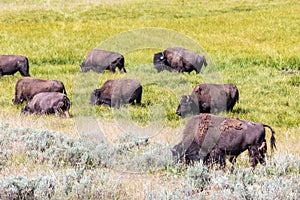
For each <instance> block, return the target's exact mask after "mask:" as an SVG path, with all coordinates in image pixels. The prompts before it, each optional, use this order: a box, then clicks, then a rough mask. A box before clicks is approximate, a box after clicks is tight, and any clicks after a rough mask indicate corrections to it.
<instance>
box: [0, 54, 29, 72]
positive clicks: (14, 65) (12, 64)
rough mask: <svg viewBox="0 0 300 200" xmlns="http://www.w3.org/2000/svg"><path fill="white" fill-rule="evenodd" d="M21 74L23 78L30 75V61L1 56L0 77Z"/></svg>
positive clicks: (16, 57) (21, 57) (12, 56)
mask: <svg viewBox="0 0 300 200" xmlns="http://www.w3.org/2000/svg"><path fill="white" fill-rule="evenodd" d="M18 71H19V72H20V74H21V75H22V76H30V75H29V63H28V59H27V58H26V57H24V56H15V55H0V77H1V76H3V75H12V74H14V73H16V72H18Z"/></svg>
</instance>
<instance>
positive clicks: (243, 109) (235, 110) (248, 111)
mask: <svg viewBox="0 0 300 200" xmlns="http://www.w3.org/2000/svg"><path fill="white" fill-rule="evenodd" d="M232 113H235V114H247V113H250V110H249V109H245V108H236V109H233V110H232Z"/></svg>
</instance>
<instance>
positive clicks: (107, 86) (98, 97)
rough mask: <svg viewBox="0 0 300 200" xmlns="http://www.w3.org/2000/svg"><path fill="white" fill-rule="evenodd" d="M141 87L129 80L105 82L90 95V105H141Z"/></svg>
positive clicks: (134, 81) (136, 82)
mask: <svg viewBox="0 0 300 200" xmlns="http://www.w3.org/2000/svg"><path fill="white" fill-rule="evenodd" d="M141 100H142V85H141V84H140V83H139V82H138V81H136V80H131V79H113V80H108V81H106V82H105V83H104V84H103V86H102V87H101V88H99V89H95V90H94V91H93V92H92V94H91V104H92V105H107V106H112V107H120V106H122V105H124V104H134V103H135V102H136V103H137V104H141Z"/></svg>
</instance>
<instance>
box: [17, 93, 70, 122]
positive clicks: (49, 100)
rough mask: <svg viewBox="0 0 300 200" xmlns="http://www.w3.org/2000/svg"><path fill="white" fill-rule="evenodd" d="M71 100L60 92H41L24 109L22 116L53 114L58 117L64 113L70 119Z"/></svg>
mask: <svg viewBox="0 0 300 200" xmlns="http://www.w3.org/2000/svg"><path fill="white" fill-rule="evenodd" d="M69 109H70V100H69V98H68V97H67V95H65V94H62V93H60V92H41V93H38V94H36V95H34V97H33V98H32V100H31V101H30V102H29V103H28V104H27V105H26V106H24V107H23V108H22V111H21V113H22V114H28V113H29V114H31V113H33V114H51V113H55V114H56V115H57V116H58V117H61V116H62V113H64V114H65V116H66V117H70V114H69Z"/></svg>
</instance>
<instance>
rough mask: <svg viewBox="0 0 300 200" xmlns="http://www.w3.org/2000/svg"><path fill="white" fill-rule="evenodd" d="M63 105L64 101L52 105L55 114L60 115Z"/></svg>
mask: <svg viewBox="0 0 300 200" xmlns="http://www.w3.org/2000/svg"><path fill="white" fill-rule="evenodd" d="M63 106H64V102H62V101H60V102H58V104H57V105H56V106H54V107H53V109H54V112H55V115H56V116H58V117H61V113H62V107H63Z"/></svg>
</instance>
